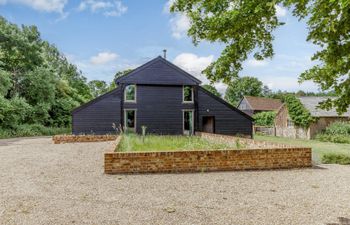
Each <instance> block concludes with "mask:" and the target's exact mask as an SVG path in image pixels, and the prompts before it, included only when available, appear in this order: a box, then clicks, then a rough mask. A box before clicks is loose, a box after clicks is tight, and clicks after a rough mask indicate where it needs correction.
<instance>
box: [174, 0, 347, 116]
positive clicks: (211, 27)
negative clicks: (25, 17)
mask: <svg viewBox="0 0 350 225" xmlns="http://www.w3.org/2000/svg"><path fill="white" fill-rule="evenodd" d="M276 5H281V6H284V7H288V8H291V9H292V12H293V15H294V16H296V17H298V18H299V19H300V20H302V19H304V20H306V22H307V25H308V30H309V33H308V36H307V41H310V42H312V43H313V44H315V45H318V47H319V49H320V50H318V51H317V52H316V53H315V54H314V55H313V57H312V60H313V61H315V62H316V63H317V64H316V65H315V66H313V67H312V68H311V69H309V70H307V71H305V72H303V73H302V74H301V75H300V78H299V81H300V82H303V81H306V80H310V81H313V82H315V83H316V84H318V85H319V86H320V88H321V89H322V91H334V92H335V94H336V96H337V97H336V98H335V99H328V100H327V101H326V102H324V103H322V104H321V106H322V107H323V108H330V107H336V109H337V111H338V113H342V112H345V111H346V110H347V107H348V106H349V105H350V73H349V70H350V13H349V11H350V2H349V1H348V0H303V1H301V0H275V1H271V0H250V1H240V0H211V1H208V0H186V1H185V0H175V1H174V2H173V4H172V6H171V8H170V10H171V11H172V12H180V13H183V14H185V15H186V16H187V17H188V18H189V19H190V24H191V26H190V28H189V30H188V35H189V36H190V37H192V40H193V43H194V44H195V45H197V44H198V43H199V42H200V41H203V40H205V41H210V42H219V43H221V44H223V45H224V46H225V48H224V50H223V51H222V53H221V56H220V57H219V58H218V59H217V60H216V61H215V62H213V63H211V64H210V65H209V66H208V67H207V68H206V69H205V70H204V73H205V74H206V75H207V77H208V79H209V80H210V81H212V82H216V81H221V80H223V81H224V82H225V83H228V82H231V81H232V80H234V79H236V78H237V77H238V75H239V71H241V70H242V63H243V62H244V61H245V60H246V59H247V58H248V56H249V55H251V54H252V55H253V56H254V58H255V59H257V60H263V59H266V58H271V57H272V56H273V55H274V51H273V45H272V41H273V40H274V35H273V32H274V31H275V30H276V28H278V27H279V26H282V25H283V24H284V23H282V22H281V21H279V19H278V17H277V16H276Z"/></svg>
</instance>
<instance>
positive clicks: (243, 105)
mask: <svg viewBox="0 0 350 225" xmlns="http://www.w3.org/2000/svg"><path fill="white" fill-rule="evenodd" d="M239 108H240V109H246V108H247V104H245V103H242V104H241V105H240V107H239Z"/></svg>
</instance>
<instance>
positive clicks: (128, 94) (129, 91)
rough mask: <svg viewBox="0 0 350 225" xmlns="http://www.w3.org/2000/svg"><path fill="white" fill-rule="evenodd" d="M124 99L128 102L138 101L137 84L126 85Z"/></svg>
mask: <svg viewBox="0 0 350 225" xmlns="http://www.w3.org/2000/svg"><path fill="white" fill-rule="evenodd" d="M124 100H125V101H126V102H136V85H128V86H126V87H125V90H124Z"/></svg>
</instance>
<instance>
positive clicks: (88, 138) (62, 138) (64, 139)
mask: <svg viewBox="0 0 350 225" xmlns="http://www.w3.org/2000/svg"><path fill="white" fill-rule="evenodd" d="M116 139H117V135H55V136H53V137H52V140H53V142H54V143H55V144H62V143H73V142H100V141H113V140H116Z"/></svg>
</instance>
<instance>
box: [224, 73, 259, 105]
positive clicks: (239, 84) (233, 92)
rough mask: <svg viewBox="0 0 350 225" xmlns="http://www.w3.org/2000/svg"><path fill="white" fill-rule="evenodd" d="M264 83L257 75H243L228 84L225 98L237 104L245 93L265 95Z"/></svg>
mask: <svg viewBox="0 0 350 225" xmlns="http://www.w3.org/2000/svg"><path fill="white" fill-rule="evenodd" d="M263 90H264V86H263V83H262V82H261V81H260V80H259V79H258V78H255V77H242V78H238V79H236V81H235V82H233V83H231V84H230V85H228V87H227V89H226V93H225V99H226V100H227V101H228V102H229V103H231V104H232V105H234V106H237V104H238V103H239V101H240V100H241V99H242V98H243V96H244V95H248V96H263Z"/></svg>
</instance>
